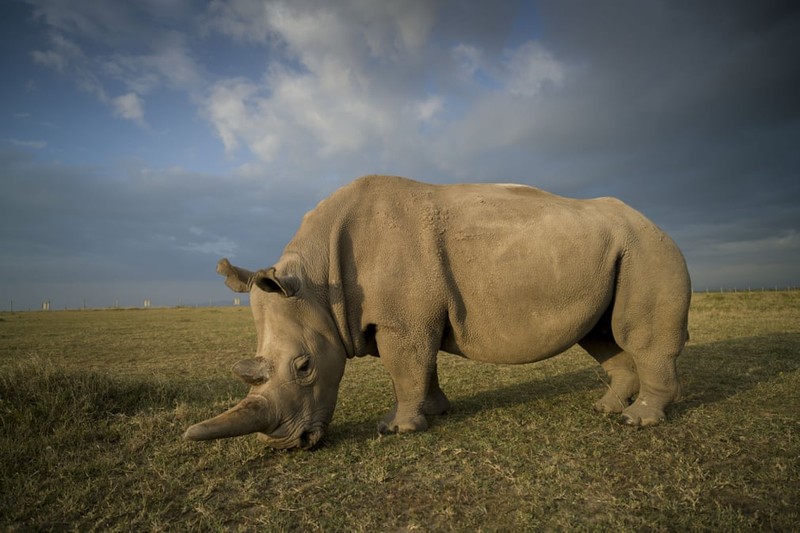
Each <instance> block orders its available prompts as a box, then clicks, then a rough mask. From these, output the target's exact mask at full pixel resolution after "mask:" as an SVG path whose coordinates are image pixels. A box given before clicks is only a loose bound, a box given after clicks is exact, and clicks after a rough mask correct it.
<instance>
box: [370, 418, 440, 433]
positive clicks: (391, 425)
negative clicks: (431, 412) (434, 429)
mask: <svg viewBox="0 0 800 533" xmlns="http://www.w3.org/2000/svg"><path fill="white" fill-rule="evenodd" d="M426 429H428V420H427V419H426V418H425V415H416V416H413V417H410V418H407V419H405V420H403V419H401V418H400V417H398V416H397V415H395V414H394V413H391V414H389V416H387V417H386V419H385V420H382V421H381V422H378V433H379V434H381V435H389V434H391V433H411V432H414V431H425V430H426Z"/></svg>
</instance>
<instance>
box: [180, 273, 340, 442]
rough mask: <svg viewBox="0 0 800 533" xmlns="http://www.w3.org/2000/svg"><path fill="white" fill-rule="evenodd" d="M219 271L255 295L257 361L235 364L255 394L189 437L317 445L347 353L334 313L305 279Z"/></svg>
mask: <svg viewBox="0 0 800 533" xmlns="http://www.w3.org/2000/svg"><path fill="white" fill-rule="evenodd" d="M217 272H218V273H220V274H222V275H224V276H225V277H226V279H225V284H226V285H227V286H228V287H229V288H231V289H232V290H234V291H236V292H250V306H251V308H252V311H253V318H254V319H255V323H256V330H257V332H258V349H257V351H256V355H255V357H253V358H251V359H243V360H241V361H239V362H238V363H236V364H235V365H234V366H233V369H232V370H233V373H234V374H235V375H236V376H237V377H238V378H239V379H241V380H242V381H243V382H245V383H246V384H248V385H250V392H249V393H248V394H247V396H246V397H245V398H244V399H243V400H242V401H241V402H239V403H238V404H237V405H236V406H234V407H233V408H231V409H229V410H228V411H226V412H225V413H222V414H221V415H219V416H216V417H214V418H211V419H209V420H206V421H204V422H201V423H199V424H195V425H193V426H191V427H190V428H189V429H187V430H186V433H185V434H184V438H186V439H188V440H210V439H220V438H225V437H236V436H239V435H246V434H249V433H258V434H259V438H260V439H261V440H262V441H264V442H265V443H266V444H267V445H269V446H272V447H274V448H295V447H300V448H312V447H314V446H315V445H316V444H317V442H319V440H320V439H321V438H322V436H323V434H324V433H325V430H326V428H327V427H328V424H329V423H330V421H331V418H333V411H334V409H335V407H336V397H337V394H338V392H339V382H340V381H341V379H342V375H343V374H344V366H345V361H346V359H347V358H346V356H345V353H344V349H343V348H342V346H341V342H340V341H339V336H338V332H337V330H336V327H335V324H334V323H333V319H332V318H331V315H330V313H329V312H326V311H325V309H324V308H323V307H322V306H321V305H320V304H319V303H318V302H317V301H316V299H315V298H314V296H313V294H311V293H310V291H309V290H307V289H306V288H305V287H304V286H303V283H302V281H301V280H300V279H298V278H297V277H293V276H288V275H284V276H281V275H279V274H278V273H277V272H276V270H275V269H274V268H270V269H267V270H260V271H258V272H255V273H253V272H250V271H248V270H245V269H242V268H238V267H235V266H233V265H231V264H230V262H228V260H227V259H223V260H221V261H220V262H219V264H218V265H217Z"/></svg>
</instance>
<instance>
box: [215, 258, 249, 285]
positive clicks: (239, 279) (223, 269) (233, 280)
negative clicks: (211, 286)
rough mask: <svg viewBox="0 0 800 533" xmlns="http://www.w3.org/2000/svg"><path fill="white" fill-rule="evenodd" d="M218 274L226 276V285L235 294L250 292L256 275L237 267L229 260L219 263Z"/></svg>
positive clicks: (221, 260) (222, 260)
mask: <svg viewBox="0 0 800 533" xmlns="http://www.w3.org/2000/svg"><path fill="white" fill-rule="evenodd" d="M217 274H221V275H223V276H225V285H227V286H228V288H229V289H231V290H232V291H233V292H250V287H252V286H253V278H255V274H254V273H252V272H250V271H249V270H245V269H244V268H239V267H235V266H233V265H232V264H231V262H230V261H228V259H227V258H224V259H220V260H219V263H217Z"/></svg>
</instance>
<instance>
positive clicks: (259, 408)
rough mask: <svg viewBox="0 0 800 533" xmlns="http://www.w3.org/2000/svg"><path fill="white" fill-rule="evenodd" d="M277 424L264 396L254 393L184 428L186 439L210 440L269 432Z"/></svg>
mask: <svg viewBox="0 0 800 533" xmlns="http://www.w3.org/2000/svg"><path fill="white" fill-rule="evenodd" d="M276 426H277V424H276V421H275V416H274V414H273V412H272V409H271V408H270V406H269V402H267V400H266V398H264V397H263V396H259V395H256V394H253V395H250V396H247V397H246V398H245V399H244V400H242V401H241V402H239V403H238V404H236V406H234V407H232V408H230V409H229V410H227V411H225V412H224V413H222V414H221V415H219V416H215V417H214V418H210V419H208V420H206V421H204V422H200V423H199V424H195V425H193V426H191V427H190V428H189V429H187V430H186V433H184V434H183V438H184V439H186V440H211V439H224V438H227V437H238V436H240V435H247V434H249V433H255V432H257V431H261V432H265V433H269V432H271V431H274V429H275V427H276Z"/></svg>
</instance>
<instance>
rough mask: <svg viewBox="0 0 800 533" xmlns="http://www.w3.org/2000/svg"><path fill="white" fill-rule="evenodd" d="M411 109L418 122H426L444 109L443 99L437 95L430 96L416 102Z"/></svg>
mask: <svg viewBox="0 0 800 533" xmlns="http://www.w3.org/2000/svg"><path fill="white" fill-rule="evenodd" d="M412 108H413V110H414V114H415V115H416V117H417V118H418V119H419V120H421V121H422V122H428V121H430V120H432V119H433V118H434V117H435V116H436V115H438V114H439V113H441V112H442V109H443V108H444V98H442V97H441V96H439V95H432V96H429V97H428V98H426V99H424V100H421V101H419V102H417V103H416V104H415V105H414V106H413V107H412Z"/></svg>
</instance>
